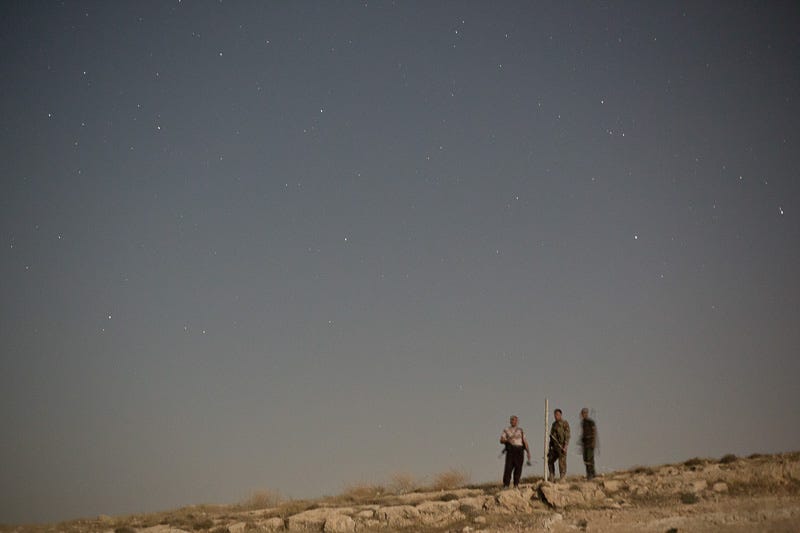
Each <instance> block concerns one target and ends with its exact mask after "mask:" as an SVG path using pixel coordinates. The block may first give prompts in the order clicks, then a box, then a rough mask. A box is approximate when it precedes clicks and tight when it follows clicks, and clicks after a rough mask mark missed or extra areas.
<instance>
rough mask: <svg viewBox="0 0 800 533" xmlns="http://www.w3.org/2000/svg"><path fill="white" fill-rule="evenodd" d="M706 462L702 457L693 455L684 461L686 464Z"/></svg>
mask: <svg viewBox="0 0 800 533" xmlns="http://www.w3.org/2000/svg"><path fill="white" fill-rule="evenodd" d="M703 463H705V461H704V460H702V459H700V458H699V457H692V458H691V459H687V460H686V461H684V462H683V465H684V466H699V465H701V464H703Z"/></svg>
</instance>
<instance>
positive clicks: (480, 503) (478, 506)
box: [458, 496, 491, 513]
mask: <svg viewBox="0 0 800 533" xmlns="http://www.w3.org/2000/svg"><path fill="white" fill-rule="evenodd" d="M490 499H491V498H490V497H489V496H470V497H468V498H461V499H460V500H458V508H459V509H460V510H461V511H462V512H468V513H479V512H481V511H483V510H484V509H486V502H487V501H488V500H490Z"/></svg>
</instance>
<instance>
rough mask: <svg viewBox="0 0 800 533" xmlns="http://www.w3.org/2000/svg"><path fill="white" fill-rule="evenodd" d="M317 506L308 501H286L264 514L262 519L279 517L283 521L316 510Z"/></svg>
mask: <svg viewBox="0 0 800 533" xmlns="http://www.w3.org/2000/svg"><path fill="white" fill-rule="evenodd" d="M317 507H318V504H317V503H315V502H312V501H309V500H288V501H283V502H281V503H280V505H278V506H277V507H275V508H273V509H270V510H269V511H268V512H266V513H264V518H273V517H276V516H278V517H281V518H283V519H284V520H285V519H286V518H289V517H290V516H294V515H296V514H298V513H302V512H303V511H309V510H311V509H316V508H317Z"/></svg>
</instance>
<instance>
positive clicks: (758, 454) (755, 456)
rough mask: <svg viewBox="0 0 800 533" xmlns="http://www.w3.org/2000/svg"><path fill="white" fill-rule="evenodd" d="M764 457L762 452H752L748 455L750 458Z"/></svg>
mask: <svg viewBox="0 0 800 533" xmlns="http://www.w3.org/2000/svg"><path fill="white" fill-rule="evenodd" d="M762 457H764V455H763V454H760V453H751V454H750V455H748V456H747V458H748V459H761V458H762Z"/></svg>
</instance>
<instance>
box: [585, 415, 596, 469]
mask: <svg viewBox="0 0 800 533" xmlns="http://www.w3.org/2000/svg"><path fill="white" fill-rule="evenodd" d="M596 445H597V425H596V424H595V423H594V420H592V419H591V418H589V410H588V409H587V408H586V407H584V408H583V409H581V446H582V447H583V464H585V465H586V479H592V478H593V477H594V476H595V473H594V448H595V446H596Z"/></svg>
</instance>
